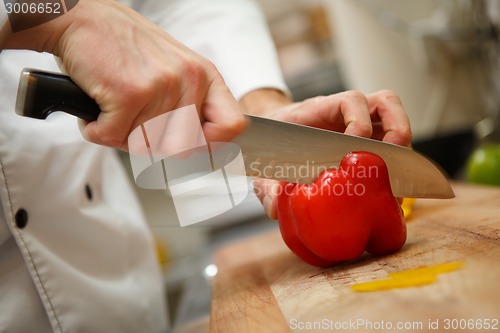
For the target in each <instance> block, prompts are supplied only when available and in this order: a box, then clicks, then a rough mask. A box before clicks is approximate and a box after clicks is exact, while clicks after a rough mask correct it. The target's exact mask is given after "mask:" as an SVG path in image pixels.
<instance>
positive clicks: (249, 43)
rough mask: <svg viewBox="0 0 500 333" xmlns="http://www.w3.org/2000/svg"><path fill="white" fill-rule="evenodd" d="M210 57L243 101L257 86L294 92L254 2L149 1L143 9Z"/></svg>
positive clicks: (217, 0)
mask: <svg viewBox="0 0 500 333" xmlns="http://www.w3.org/2000/svg"><path fill="white" fill-rule="evenodd" d="M136 9H137V10H139V11H140V12H141V13H142V14H143V15H145V16H146V17H148V18H149V19H151V20H152V21H153V22H155V23H156V24H158V25H159V26H161V27H162V28H163V29H164V30H165V31H166V32H168V33H169V34H170V35H172V36H173V37H174V38H176V39H177V40H179V41H180V42H182V43H183V44H185V45H186V46H188V47H190V48H191V49H193V50H195V51H197V52H198V53H200V54H202V55H203V56H205V57H207V58H208V59H209V60H211V61H212V62H213V63H214V64H215V65H216V67H217V68H218V70H219V71H220V72H221V74H222V76H223V77H224V79H225V81H226V83H227V85H228V86H229V88H230V89H231V91H232V93H233V94H234V96H235V97H236V98H237V99H239V98H241V97H242V96H243V95H245V94H246V93H248V92H250V91H252V90H254V89H257V88H275V89H279V90H282V91H284V92H285V93H287V94H288V93H289V91H288V88H287V86H286V84H285V82H284V79H283V77H282V74H281V69H280V66H279V62H278V58H277V54H276V50H275V46H274V43H273V41H272V38H271V35H270V33H269V30H268V27H267V24H266V21H265V18H264V16H263V14H262V12H261V10H260V8H259V6H258V5H257V4H256V3H255V2H254V1H251V0H210V1H207V0H174V1H165V0H149V1H145V2H142V5H140V6H139V7H138V8H136Z"/></svg>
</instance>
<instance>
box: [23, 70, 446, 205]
mask: <svg viewBox="0 0 500 333" xmlns="http://www.w3.org/2000/svg"><path fill="white" fill-rule="evenodd" d="M55 111H64V112H67V113H70V114H72V115H74V116H76V117H79V118H82V119H84V120H87V121H94V120H96V119H97V117H98V116H99V113H100V109H99V106H98V105H97V103H96V102H95V101H94V100H93V99H92V98H90V97H89V96H88V95H87V94H86V93H85V92H84V91H83V90H82V89H81V88H80V87H78V86H77V85H76V84H75V83H74V82H73V81H72V80H71V79H70V78H69V77H68V76H65V75H61V74H56V73H50V72H45V71H40V70H35V69H24V70H23V71H22V73H21V78H20V81H19V87H18V94H17V101H16V113H17V114H19V115H22V116H26V117H31V118H37V119H45V118H47V117H48V116H49V115H50V114H51V113H52V112H55ZM246 116H247V117H248V118H249V120H250V121H249V126H248V127H247V128H246V129H245V131H244V132H243V133H241V134H240V135H239V136H238V137H236V138H235V139H234V140H233V142H234V143H236V144H237V145H238V146H239V147H240V149H241V151H242V154H243V159H244V161H245V169H246V172H247V175H249V176H259V177H263V178H270V179H277V180H284V181H291V182H298V183H310V182H312V181H313V180H314V179H315V178H316V177H317V176H318V175H319V173H320V172H321V171H323V170H325V169H327V168H336V167H338V165H339V163H340V161H341V160H342V158H343V157H344V156H345V155H346V154H347V153H349V152H351V151H368V152H372V153H375V154H377V155H379V156H381V157H382V158H383V159H384V161H385V163H386V164H387V167H388V170H389V177H390V182H391V188H392V192H393V194H394V196H396V197H410V198H440V199H445V198H453V197H454V196H455V194H454V193H453V190H452V189H451V186H450V184H449V182H448V180H447V177H446V176H445V174H444V172H443V171H442V170H441V169H440V167H439V166H437V165H436V164H434V163H433V162H432V161H430V160H429V159H427V158H426V157H424V156H423V155H421V154H419V153H417V152H415V151H413V150H411V149H409V148H406V147H402V146H398V145H394V144H390V143H385V142H381V141H376V140H372V139H366V138H361V137H356V136H352V135H346V134H342V133H337V132H332V131H328V130H323V129H318V128H314V127H309V126H304V125H298V124H293V123H288V122H282V121H277V120H272V119H267V118H262V117H256V116H252V115H246Z"/></svg>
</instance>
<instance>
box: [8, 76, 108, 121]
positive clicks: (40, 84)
mask: <svg viewBox="0 0 500 333" xmlns="http://www.w3.org/2000/svg"><path fill="white" fill-rule="evenodd" d="M55 111H63V112H66V113H69V114H72V115H74V116H76V117H78V118H81V119H84V120H87V121H94V120H96V119H97V117H98V116H99V113H100V112H101V109H100V108H99V105H97V103H96V101H95V100H93V99H92V98H91V97H90V96H88V95H87V94H86V93H85V92H84V91H83V90H82V89H81V88H80V87H79V86H77V85H76V83H74V82H73V81H72V80H71V79H70V77H69V76H66V75H62V74H56V73H50V72H45V71H41V70H36V69H23V71H22V73H21V78H20V80H19V87H18V92H17V101H16V113H17V114H19V115H21V116H25V117H31V118H37V119H46V118H47V117H48V116H49V115H50V114H51V113H52V112H55Z"/></svg>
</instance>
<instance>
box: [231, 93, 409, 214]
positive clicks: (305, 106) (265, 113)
mask: <svg viewBox="0 0 500 333" xmlns="http://www.w3.org/2000/svg"><path fill="white" fill-rule="evenodd" d="M240 104H241V105H242V106H243V108H244V111H245V112H247V113H251V114H255V115H258V116H262V117H268V118H273V119H277V120H283V121H289V122H294V123H299V124H302V125H308V126H314V127H319V128H323V129H327V130H332V131H337V132H343V133H346V134H351V135H357V136H362V137H366V138H373V139H376V140H381V141H385V142H390V143H394V144H398V145H402V146H409V144H410V141H411V129H410V123H409V120H408V117H407V115H406V113H405V111H404V108H403V105H402V103H401V100H400V98H399V97H398V96H397V95H396V94H395V93H394V92H392V91H389V90H383V91H379V92H376V93H373V94H369V95H364V94H362V93H360V92H357V91H346V92H342V93H338V94H334V95H330V96H318V97H314V98H311V99H307V100H305V101H303V102H297V103H292V102H291V101H290V100H289V99H288V98H287V97H286V96H285V95H284V94H282V93H281V92H279V91H275V90H270V89H262V90H256V91H254V92H251V93H249V94H247V95H245V96H244V97H243V98H242V99H241V101H240ZM279 184H280V183H279V182H277V181H273V180H268V179H262V178H256V179H255V180H254V186H255V192H256V194H257V196H258V197H259V199H260V200H261V201H262V203H263V205H264V209H265V211H266V213H267V215H268V216H269V217H270V218H272V219H276V218H277V216H276V215H277V209H276V202H277V200H276V194H277V193H279V191H280V185H279Z"/></svg>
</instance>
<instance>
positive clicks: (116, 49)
mask: <svg viewBox="0 0 500 333" xmlns="http://www.w3.org/2000/svg"><path fill="white" fill-rule="evenodd" d="M3 48H10V49H30V50H35V51H39V52H42V51H45V52H49V53H52V54H54V55H56V56H59V57H60V58H61V60H62V64H63V65H64V67H65V69H66V71H67V72H68V74H69V75H70V76H71V77H72V79H73V80H74V81H75V82H76V83H77V84H78V85H79V86H80V87H82V88H83V89H84V90H85V91H86V92H87V94H89V95H90V96H91V97H92V98H94V99H95V100H96V101H97V103H98V104H99V106H100V108H101V110H102V112H101V114H100V116H99V119H98V120H97V121H95V122H92V123H85V124H83V128H82V132H83V134H84V136H85V137H86V138H87V139H89V140H90V141H93V142H95V143H99V144H104V145H109V146H113V147H118V148H122V149H126V148H127V138H128V134H129V133H130V131H132V130H133V129H134V128H136V127H137V126H139V125H140V124H142V123H144V122H145V121H147V120H149V119H151V118H154V117H155V116H157V115H160V114H163V113H165V112H168V111H171V110H174V109H177V108H179V107H182V106H186V105H191V104H195V105H196V107H197V109H198V111H199V112H200V113H201V114H200V117H201V118H202V120H203V130H204V133H205V136H206V137H207V140H209V141H224V140H229V139H231V138H232V137H234V136H235V135H237V134H238V133H239V132H240V131H241V130H242V129H243V127H244V125H245V122H244V118H243V116H242V115H241V111H240V108H239V106H238V104H237V102H236V100H235V99H234V97H233V96H232V95H231V93H230V91H229V89H228V88H227V86H226V84H225V83H224V80H223V79H222V76H221V75H220V73H219V72H218V71H217V69H216V68H215V66H214V65H213V64H212V63H211V62H210V61H208V60H207V59H206V58H204V57H202V56H200V55H199V54H197V53H195V52H193V51H192V50H190V49H188V48H187V47H185V46H184V45H182V44H181V43H179V42H178V41H177V40H175V39H174V38H172V37H171V36H170V35H168V34H166V33H165V32H164V31H162V30H161V29H160V28H159V27H157V26H156V25H155V24H153V23H152V22H150V21H149V20H147V19H145V18H144V17H143V16H141V15H139V14H138V13H137V12H135V11H134V10H132V9H130V8H127V7H125V6H123V5H120V4H119V3H117V2H115V1H112V0H80V2H79V3H78V5H77V6H76V7H75V8H74V9H73V10H71V11H70V12H68V13H67V14H65V15H63V16H61V17H59V18H57V19H54V20H52V21H50V22H47V23H45V24H42V25H39V26H36V27H34V28H31V29H27V30H23V31H20V32H17V33H10V34H8V36H7V38H6V40H5V41H4V43H3Z"/></svg>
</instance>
